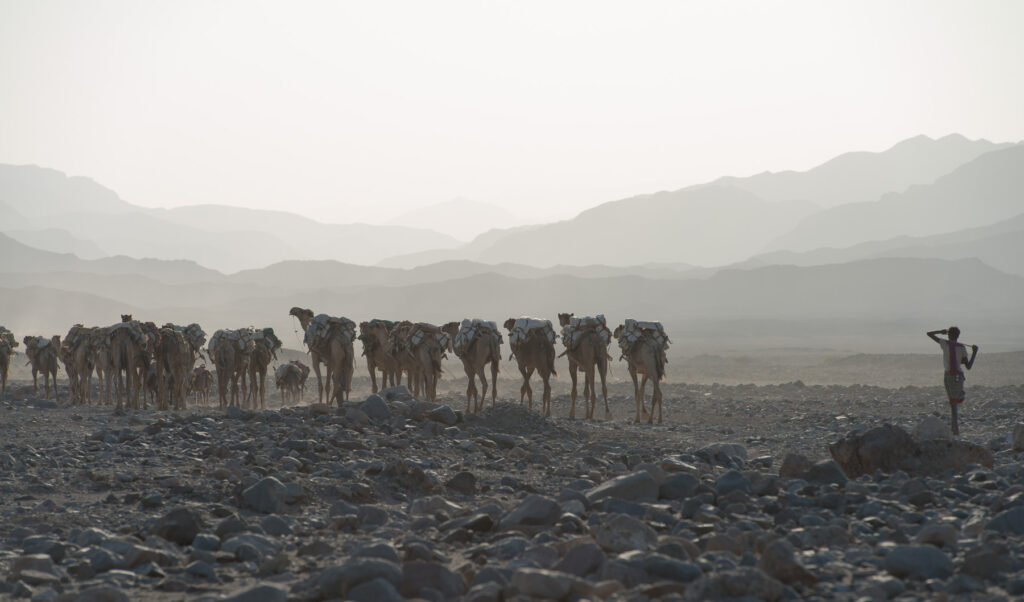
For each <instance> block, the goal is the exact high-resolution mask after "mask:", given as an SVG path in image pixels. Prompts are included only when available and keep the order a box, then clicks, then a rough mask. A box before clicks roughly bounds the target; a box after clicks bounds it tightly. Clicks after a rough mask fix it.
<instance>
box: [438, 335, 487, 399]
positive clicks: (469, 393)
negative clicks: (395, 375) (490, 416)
mask: <svg viewBox="0 0 1024 602" xmlns="http://www.w3.org/2000/svg"><path fill="white" fill-rule="evenodd" d="M463 328H465V329H467V330H469V331H471V332H468V333H466V334H467V336H468V335H470V334H471V335H472V339H471V340H470V341H469V343H468V344H467V345H465V347H464V348H461V347H456V346H455V340H456V338H458V334H459V331H460V330H462V329H463ZM441 330H443V331H445V332H446V333H447V334H448V350H449V351H451V352H453V353H454V354H455V357H457V358H459V359H460V360H462V368H463V370H465V371H466V379H467V380H468V381H469V384H468V385H467V386H466V412H474V413H475V412H480V411H482V410H483V409H484V403H485V402H486V401H487V376H486V374H485V369H486V367H487V365H488V364H490V365H491V382H492V383H494V386H493V387H492V389H491V405H492V406H493V405H494V404H495V403H497V400H498V371H499V370H500V363H501V334H500V333H498V332H497V331H494V330H492V329H491V328H490V327H489V326H486V325H485V323H483V322H480V321H473V322H470V321H463V323H462V325H461V326H460V324H459V323H458V322H448V323H447V324H445V325H444V326H442V327H441ZM477 378H479V379H480V385H481V389H482V392H481V393H480V394H479V395H478V394H477V389H476V379H477Z"/></svg>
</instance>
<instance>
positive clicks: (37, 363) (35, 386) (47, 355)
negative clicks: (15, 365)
mask: <svg viewBox="0 0 1024 602" xmlns="http://www.w3.org/2000/svg"><path fill="white" fill-rule="evenodd" d="M24 343H25V355H27V356H28V362H29V364H31V365H32V395H33V396H35V395H38V394H39V380H38V375H39V373H40V372H42V373H43V383H44V386H45V387H46V399H49V398H50V375H53V396H54V398H56V399H57V401H60V394H59V393H58V392H57V353H58V350H59V349H60V337H59V336H56V335H54V336H53V338H50V339H47V338H46V337H25V339H24Z"/></svg>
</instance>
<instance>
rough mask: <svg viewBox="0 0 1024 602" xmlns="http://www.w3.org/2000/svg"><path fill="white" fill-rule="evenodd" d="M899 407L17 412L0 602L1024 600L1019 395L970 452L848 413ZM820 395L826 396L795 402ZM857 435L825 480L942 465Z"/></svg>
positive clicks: (783, 393)
mask: <svg viewBox="0 0 1024 602" xmlns="http://www.w3.org/2000/svg"><path fill="white" fill-rule="evenodd" d="M705 393H706V395H705ZM911 393H912V392H911ZM911 393H908V392H907V391H902V390H901V391H896V390H885V389H870V390H868V388H861V387H834V388H832V387H817V388H810V387H807V388H804V387H802V386H800V385H792V386H790V387H789V388H788V389H787V388H781V387H753V386H740V387H718V388H717V389H715V388H709V387H708V388H699V387H691V388H689V389H688V390H687V392H686V396H688V397H692V398H694V399H699V400H700V401H701V403H702V404H705V405H704V407H705V408H710V406H709V405H707V404H708V403H709V398H711V399H714V398H718V399H717V400H715V401H714V403H715V406H714V407H715V410H714V412H715V415H717V416H719V417H720V418H722V421H721V422H720V423H718V424H711V423H709V422H708V421H707V420H702V421H697V420H695V421H694V422H693V424H690V425H687V424H685V423H683V422H682V421H680V422H677V423H673V424H667V425H665V426H662V427H649V426H646V425H634V424H628V423H622V422H619V423H607V422H597V423H585V422H582V421H568V420H565V419H545V418H543V417H541V416H539V415H538V414H537V413H536V412H531V411H528V410H527V409H525V408H523V407H521V406H519V405H518V404H509V403H500V404H499V405H497V406H493V407H491V406H488V409H487V410H486V411H485V412H484V413H483V414H482V415H479V416H463V415H462V413H461V412H459V411H456V410H453V409H452V407H449V406H447V405H443V404H436V405H435V404H428V403H424V402H420V401H417V400H414V399H412V397H411V396H410V395H408V393H407V391H405V390H404V389H403V388H401V387H399V388H395V389H389V390H386V391H385V392H383V393H382V394H381V395H380V396H371V397H369V398H367V399H366V400H365V401H361V402H353V403H346V404H345V405H344V406H343V407H342V408H340V409H337V408H329V407H327V406H322V405H313V406H304V407H297V408H286V409H281V410H275V411H266V412H258V413H252V412H246V411H242V410H237V409H231V410H229V411H228V412H221V411H216V410H212V409H206V410H202V411H199V412H197V413H190V414H180V415H179V414H173V413H166V412H155V411H140V412H130V413H124V414H115V413H113V412H112V411H111V410H110V409H108V408H96V407H83V406H78V407H69V406H65V405H63V404H53V403H50V402H44V401H39V400H32V399H7V400H4V401H3V404H2V406H0V408H2V411H0V419H2V421H3V425H2V427H0V436H2V440H0V559H2V560H3V565H5V569H4V570H5V572H4V573H3V576H4V578H5V580H4V581H3V582H2V583H0V596H3V595H7V596H11V597H14V598H30V599H32V600H83V601H86V600H88V601H100V600H102V601H116V600H181V599H195V600H236V601H248V600H282V601H283V600H295V601H306V600H309V601H315V600H329V599H352V600H366V601H369V600H402V599H407V598H423V599H428V600H442V599H466V600H474V601H481V602H482V601H487V600H514V599H523V600H526V599H559V600H575V599H613V600H614V599H622V600H625V599H630V600H634V599H637V600H640V599H680V598H686V599H707V598H711V599H727V598H745V597H746V598H749V599H765V600H786V599H797V598H818V599H849V600H858V599H890V598H891V599H901V600H913V599H920V600H926V599H929V600H930V599H936V598H938V597H947V598H949V599H965V600H966V599H970V600H978V599H992V600H998V599H1010V598H1013V597H1016V596H1021V595H1024V470H1022V468H1024V465H1022V464H1021V459H1022V456H1021V454H1022V453H1024V452H1019V451H1015V450H1014V449H1013V443H1014V442H1013V436H1012V433H1013V427H1014V425H1015V423H1016V416H1017V415H1019V412H1018V410H1019V408H1020V407H1022V402H1024V391H1022V390H1021V388H1019V387H1004V388H1001V389H992V390H988V391H983V392H981V395H979V396H978V398H979V399H982V400H985V399H988V400H989V402H990V405H991V407H989V409H988V410H985V411H981V410H979V411H978V412H976V413H975V414H974V415H972V417H971V420H973V422H971V423H970V424H971V427H972V428H973V433H974V434H973V435H971V438H972V441H973V443H972V442H971V441H950V440H949V439H947V438H946V435H945V433H944V432H943V429H942V428H941V427H940V428H936V424H935V419H934V418H932V419H930V420H922V419H923V418H925V416H926V415H922V414H917V415H916V416H915V417H914V418H913V419H912V420H908V419H907V414H903V415H899V414H896V415H886V414H885V413H884V412H882V413H880V414H881V415H873V414H868V413H867V412H862V413H861V414H857V413H856V410H857V408H858V404H857V403H853V402H852V401H851V400H855V399H856V400H858V401H861V397H859V396H864V395H865V394H866V395H868V396H872V397H876V398H877V397H879V396H891V397H893V398H900V396H908V395H911ZM814 395H818V396H819V397H823V396H827V397H828V398H827V399H826V400H825V402H823V403H818V404H815V403H811V402H805V401H802V398H804V397H806V398H808V399H810V398H813V396H814ZM773 396H777V397H780V398H783V397H784V398H785V399H784V400H782V401H778V400H777V401H774V402H773V401H771V400H772V398H773ZM680 398H684V397H683V396H680ZM823 399H824V397H823ZM619 401H620V403H619V406H618V407H617V408H616V412H617V413H618V415H620V416H622V415H629V414H628V412H626V411H620V410H623V409H624V408H626V409H628V405H624V402H623V400H622V399H620V400H619ZM677 401H679V400H678V399H677ZM876 401H877V399H876ZM826 402H827V403H826ZM679 403H683V402H682V401H679ZM694 403H696V402H694ZM693 407H694V408H696V405H694V406H693ZM745 407H756V408H758V409H757V410H750V411H746V412H744V410H743V408H745ZM780 407H784V408H786V409H785V411H787V412H789V413H790V416H789V417H787V418H785V419H776V420H775V421H774V422H768V421H766V422H765V423H764V424H761V425H760V426H759V425H757V424H756V420H754V421H751V422H750V423H749V424H747V425H746V426H744V424H746V423H744V422H743V421H742V420H736V421H735V425H733V426H730V419H731V415H732V414H737V415H742V416H744V417H745V418H747V419H748V420H749V419H750V417H751V416H754V417H755V418H756V415H757V412H758V411H765V412H771V411H773V408H774V411H775V412H776V413H778V412H779V411H780ZM836 407H842V408H845V412H844V413H843V414H842V415H841V418H842V419H839V417H838V415H837V414H836V412H835V408H836ZM861 407H863V406H861ZM797 409H798V410H799V411H794V410H797ZM707 411H710V410H707ZM906 411H907V412H911V413H912V412H914V411H915V409H914V406H913V405H912V404H908V406H907V408H906ZM986 412H987V413H986ZM684 416H685V413H681V414H679V415H678V416H677V417H679V418H682V417H684ZM889 421H893V422H896V423H902V425H903V426H904V427H905V428H903V429H901V428H898V427H897V426H892V427H884V426H883V424H884V423H886V422H889ZM808 424H814V425H816V428H809V427H808V426H807V425H808ZM941 424H942V423H940V425H941ZM734 429H735V430H734ZM965 430H966V429H965ZM755 433H757V434H755ZM915 434H916V437H914V435H915ZM844 437H845V438H846V447H844V448H843V449H844V450H846V451H845V452H843V453H845V454H846V455H845V456H844V455H843V454H838V456H837V457H836V460H840V461H841V462H844V463H845V464H844V465H845V466H847V470H848V471H850V472H852V469H851V468H850V466H851V465H850V464H849V457H852V456H851V455H850V454H851V453H853V452H850V449H853V448H851V447H850V446H856V445H861V446H867V447H871V446H873V447H872V449H875V450H876V451H877V449H879V447H878V446H884V445H892V446H893V447H892V449H909V450H911V451H910V452H907V453H909V454H910V455H913V454H915V453H917V454H918V455H919V456H920V451H919V450H920V449H928V450H933V449H940V448H941V449H943V450H946V451H945V452H943V453H946V454H947V455H946V456H943V455H941V454H938V453H937V452H928V454H929V455H927V460H928V461H927V462H924V463H922V462H921V461H920V460H919V461H917V462H916V463H915V462H914V461H910V460H912V459H913V458H908V459H907V461H906V462H902V463H897V464H894V465H893V466H892V467H886V470H883V469H881V468H878V469H875V470H864V471H862V472H865V474H863V475H861V476H857V477H856V478H851V476H852V474H851V475H849V476H848V475H847V473H846V472H844V471H843V468H842V467H841V466H840V463H839V462H836V461H834V460H833V459H832V458H831V457H830V456H829V451H828V447H827V444H828V443H836V442H837V441H839V440H840V439H842V438H844ZM1019 438H1020V439H1022V440H1024V431H1022V432H1021V433H1020V437H1019ZM865 442H867V443H865ZM1019 443H1020V444H1021V447H1024V441H1020V442H1019ZM901 446H902V447H901ZM864 449H866V447H862V448H858V450H859V451H857V454H859V455H857V454H854V455H856V457H857V458H858V460H857V461H858V462H859V464H858V466H864V465H865V463H866V462H867V460H865V459H864V458H867V457H869V454H868V453H867V452H864V451H863V450H864ZM884 449H888V448H884ZM950 449H956V450H962V453H961V452H960V451H957V452H956V453H953V452H949V451H948V450H950ZM914 450H918V451H916V452H915V451H914ZM894 453H895V452H894ZM901 453H902V452H901ZM883 455H884V454H883ZM954 456H955V457H954ZM936 458H938V459H936ZM944 458H945V459H944ZM936 462H949V467H948V468H945V467H943V466H939V467H938V468H936ZM780 475H781V476H780Z"/></svg>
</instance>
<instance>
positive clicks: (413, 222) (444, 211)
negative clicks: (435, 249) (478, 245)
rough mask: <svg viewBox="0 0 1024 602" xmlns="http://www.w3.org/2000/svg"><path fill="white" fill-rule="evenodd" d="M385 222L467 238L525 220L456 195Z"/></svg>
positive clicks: (519, 223) (508, 226) (521, 222)
mask: <svg viewBox="0 0 1024 602" xmlns="http://www.w3.org/2000/svg"><path fill="white" fill-rule="evenodd" d="M387 224H388V225H392V226H406V227H409V228H426V229H428V230H434V231H436V232H441V233H442V234H447V235H448V236H451V237H454V238H457V239H458V240H462V241H470V240H473V239H474V238H476V237H477V236H479V235H480V234H483V233H484V232H487V231H488V230H493V229H495V228H514V227H517V226H522V225H524V224H526V220H524V219H523V218H521V217H518V216H515V215H513V214H512V213H510V212H508V211H507V210H505V209H503V208H502V207H499V206H497V205H492V204H490V203H482V202H480V201H472V200H469V199H463V198H457V199H452V200H450V201H445V202H443V203H436V204H433V205H429V206H427V207H422V208H420V209H415V210H412V211H408V212H406V213H403V214H402V215H399V216H398V217H395V218H392V219H390V220H388V221H387Z"/></svg>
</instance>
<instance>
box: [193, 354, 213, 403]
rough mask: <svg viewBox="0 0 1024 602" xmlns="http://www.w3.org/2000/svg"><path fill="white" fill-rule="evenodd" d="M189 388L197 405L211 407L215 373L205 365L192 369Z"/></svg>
mask: <svg viewBox="0 0 1024 602" xmlns="http://www.w3.org/2000/svg"><path fill="white" fill-rule="evenodd" d="M189 387H190V392H191V393H192V395H193V403H194V404H195V405H199V404H200V403H202V404H203V405H209V403H210V389H211V388H212V387H213V373H212V372H210V371H209V370H207V369H206V365H205V364H204V365H202V366H199V367H197V368H193V369H192V379H191V382H190V384H189Z"/></svg>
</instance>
